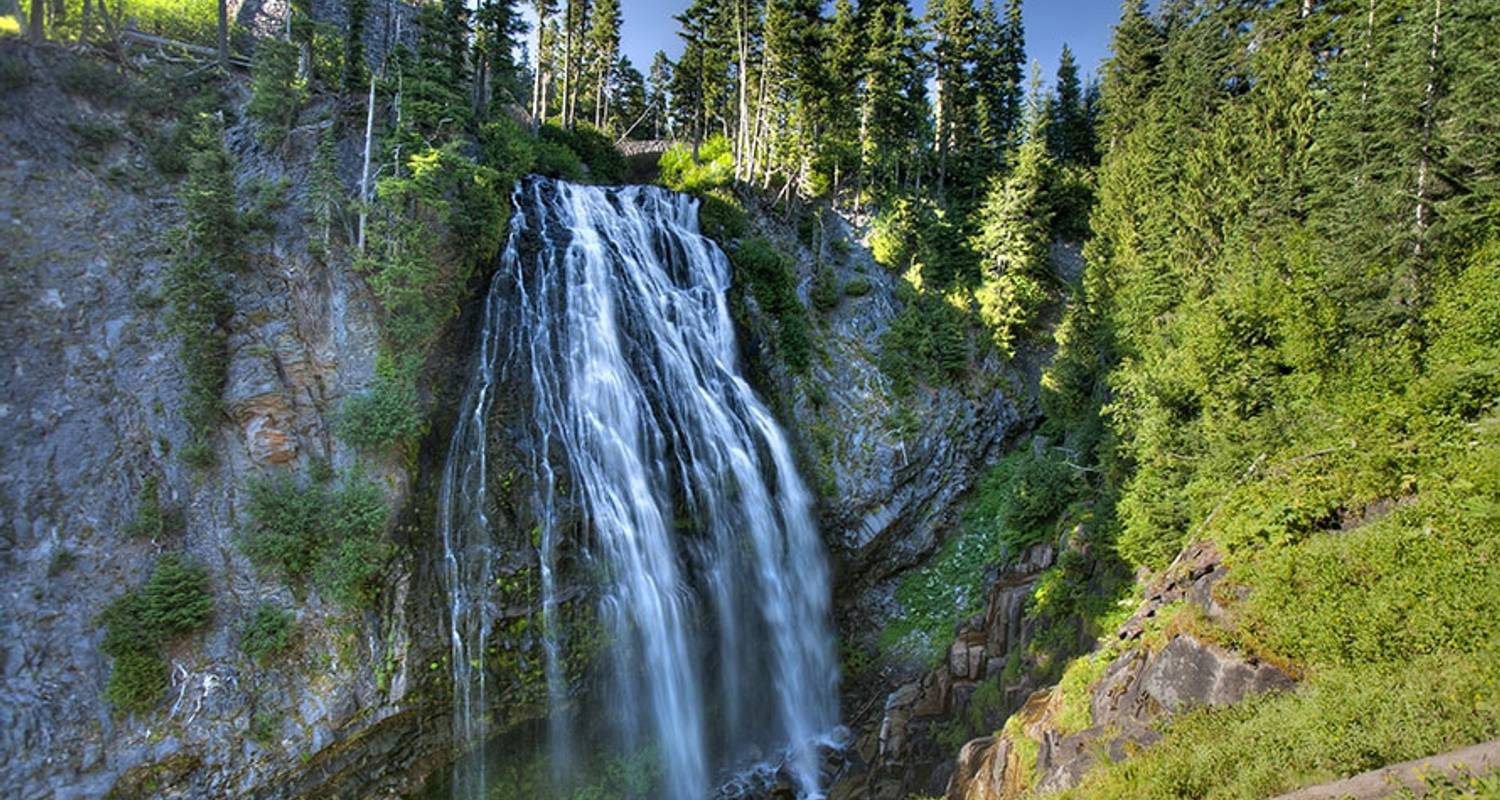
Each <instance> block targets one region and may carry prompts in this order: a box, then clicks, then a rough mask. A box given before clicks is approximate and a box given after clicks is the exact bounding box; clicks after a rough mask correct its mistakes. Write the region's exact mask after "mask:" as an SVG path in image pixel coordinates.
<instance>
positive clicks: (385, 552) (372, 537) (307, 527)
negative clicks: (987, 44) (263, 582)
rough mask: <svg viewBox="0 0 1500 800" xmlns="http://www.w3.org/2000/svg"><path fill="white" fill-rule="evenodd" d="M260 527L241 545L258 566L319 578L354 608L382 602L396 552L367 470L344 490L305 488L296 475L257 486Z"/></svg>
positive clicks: (254, 504)
mask: <svg viewBox="0 0 1500 800" xmlns="http://www.w3.org/2000/svg"><path fill="white" fill-rule="evenodd" d="M246 510H247V513H249V515H250V517H251V519H252V520H253V524H252V525H251V526H250V527H249V528H248V529H247V530H246V531H244V532H243V533H242V534H241V536H240V546H241V549H243V550H244V551H245V554H246V555H247V556H249V558H250V560H251V561H252V562H253V563H255V565H256V566H257V567H261V568H263V569H274V570H277V571H279V572H281V573H282V574H283V575H284V576H285V577H286V578H287V579H288V580H290V581H293V582H294V583H298V582H301V581H302V580H304V579H306V578H307V577H309V576H310V577H312V579H313V581H314V583H315V584H316V585H317V587H318V590H319V592H320V593H321V594H322V595H323V596H324V597H325V598H327V599H328V600H331V601H333V602H335V603H338V604H339V605H342V606H344V607H346V608H358V607H362V606H365V605H368V604H369V603H370V602H371V601H373V600H374V597H375V593H376V591H377V590H378V588H379V587H378V578H379V577H380V575H381V573H382V572H383V570H384V569H385V564H386V562H387V561H389V559H390V556H391V546H390V544H389V543H388V542H386V541H385V540H384V533H385V523H386V518H387V510H386V505H385V496H384V493H383V492H382V491H381V489H380V486H379V485H378V484H376V483H375V482H374V481H371V480H369V479H368V478H365V477H363V476H362V475H358V474H356V475H353V476H347V477H345V479H344V480H343V482H342V483H341V484H340V485H339V486H338V487H336V488H333V489H328V488H326V487H324V486H322V485H320V484H317V483H314V484H311V485H308V486H298V485H297V483H296V482H295V481H294V480H292V478H291V477H289V476H285V475H283V476H280V477H277V478H268V479H260V480H257V481H253V482H252V483H251V484H250V502H249V504H248V506H247V509H246Z"/></svg>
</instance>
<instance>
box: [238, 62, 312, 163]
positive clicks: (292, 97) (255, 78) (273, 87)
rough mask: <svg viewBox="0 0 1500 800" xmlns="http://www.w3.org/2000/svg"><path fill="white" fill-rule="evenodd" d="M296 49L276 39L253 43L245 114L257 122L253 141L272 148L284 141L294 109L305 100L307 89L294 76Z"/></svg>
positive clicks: (294, 112) (295, 75)
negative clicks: (258, 123)
mask: <svg viewBox="0 0 1500 800" xmlns="http://www.w3.org/2000/svg"><path fill="white" fill-rule="evenodd" d="M299 49H300V48H299V47H298V45H297V43H296V42H292V41H283V40H281V39H277V38H275V37H266V38H261V39H257V40H256V42H255V67H254V69H253V70H252V71H251V73H250V103H249V105H247V106H246V107H245V111H246V112H247V113H248V114H249V115H250V116H252V117H254V118H255V119H257V120H259V121H260V123H261V125H260V129H259V130H257V131H256V132H255V140H256V141H257V142H259V143H260V146H261V147H265V148H273V147H275V146H277V145H279V144H281V142H282V140H283V139H285V138H286V134H287V129H288V128H290V127H291V125H292V123H293V122H294V121H295V119H296V115H297V109H299V108H301V107H302V104H303V103H305V102H306V101H307V87H306V85H305V84H304V82H303V81H302V79H301V78H299V77H298V76H297V70H298V63H297V62H298V59H299V58H300V53H299Z"/></svg>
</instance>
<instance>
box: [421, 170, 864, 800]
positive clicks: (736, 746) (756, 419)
mask: <svg viewBox="0 0 1500 800" xmlns="http://www.w3.org/2000/svg"><path fill="white" fill-rule="evenodd" d="M514 200H515V207H516V213H515V215H514V217H513V218H512V222H511V230H510V238H509V242H508V244H507V246H506V249H505V252H504V255H503V260H502V263H501V265H500V267H499V269H498V271H497V272H496V274H495V276H494V278H493V282H492V284H491V286H490V289H489V293H488V296H487V298H486V302H485V311H484V319H483V329H482V331H481V334H480V340H479V346H478V348H477V350H478V352H477V355H476V357H475V360H474V363H473V367H472V369H473V374H472V376H471V378H470V381H469V385H468V389H467V392H466V394H465V397H464V399H463V402H462V405H461V407H460V414H459V418H458V421H457V423H456V426H455V429H454V432H453V438H452V443H451V446H450V449H449V453H448V458H447V463H446V465H445V468H444V474H443V482H442V487H441V493H440V496H439V499H438V519H439V528H440V533H441V536H442V539H443V548H444V576H445V583H446V588H447V591H448V599H449V606H450V612H451V613H450V616H451V629H450V635H451V640H452V653H451V667H452V673H453V685H454V736H455V740H456V744H457V745H458V746H459V747H460V748H463V747H473V746H477V745H480V744H481V743H482V742H483V741H484V740H485V738H486V735H487V728H486V715H487V711H488V710H489V709H490V707H491V705H492V704H494V703H495V702H496V698H495V697H493V696H491V694H490V690H491V687H490V686H489V685H488V684H489V683H490V682H491V681H492V680H493V676H487V675H486V670H485V669H484V668H483V664H484V662H485V652H486V650H485V648H486V646H487V642H488V640H489V638H490V637H491V636H492V635H493V633H494V626H495V621H496V619H497V614H498V613H499V609H498V607H497V600H496V596H495V592H496V588H495V587H496V585H497V582H498V578H499V575H498V574H497V569H498V564H499V563H500V562H501V559H502V556H503V555H504V554H503V553H502V552H500V551H499V550H498V545H497V539H496V536H495V533H496V532H495V531H494V530H492V528H491V522H490V520H489V519H488V517H487V510H486V509H487V508H488V506H487V502H488V501H487V498H486V487H487V486H488V485H489V483H490V482H491V481H492V480H493V476H491V475H489V469H490V466H489V465H488V464H487V461H486V458H487V453H486V450H487V446H488V444H489V437H490V435H491V432H490V431H488V430H487V424H488V421H489V418H490V415H491V413H492V408H493V406H494V404H495V403H496V400H497V396H499V397H500V398H501V399H500V402H501V403H505V402H522V403H525V404H527V405H528V408H526V409H524V416H525V417H526V418H527V424H528V426H529V428H530V431H529V437H530V439H529V453H530V457H531V459H532V462H531V464H530V473H531V474H530V479H531V482H532V485H533V486H534V490H533V492H532V494H531V497H530V508H529V509H528V513H529V515H530V517H531V520H529V521H534V522H535V523H536V525H537V526H538V529H539V533H540V536H539V544H538V548H537V549H538V551H539V552H538V553H537V562H538V567H539V571H540V583H541V592H542V608H543V613H542V620H541V622H542V628H543V637H544V640H545V652H546V660H547V664H546V670H545V672H546V678H547V684H548V691H549V694H550V700H551V708H552V712H551V715H550V726H549V730H550V735H549V740H550V746H549V754H550V758H551V762H552V764H553V768H554V771H555V772H557V773H558V774H566V773H567V772H569V770H570V765H571V764H572V762H573V759H574V758H575V756H576V753H575V750H576V749H577V748H578V743H579V741H580V740H581V737H582V731H581V730H580V729H582V728H589V729H602V730H605V731H607V732H608V733H607V735H608V736H609V737H611V738H613V739H614V743H615V746H616V747H618V748H619V749H620V751H621V752H625V753H632V752H641V751H649V752H651V753H653V754H654V757H655V759H656V760H657V761H658V762H659V766H660V770H661V786H660V792H661V795H662V796H664V797H667V798H671V800H701V798H705V797H707V796H709V795H710V794H711V792H712V790H713V786H714V784H715V782H716V780H717V779H718V776H719V775H720V774H721V772H722V771H723V770H726V769H731V768H734V767H736V766H743V765H745V764H747V763H749V762H751V761H756V760H766V759H770V758H773V757H775V756H776V754H785V758H786V765H787V767H789V768H790V771H791V773H792V774H793V775H794V776H795V781H796V783H797V786H798V792H799V794H800V795H802V796H804V797H818V796H821V792H822V789H823V787H820V786H819V783H818V781H819V778H818V774H819V757H818V751H817V743H818V741H819V739H820V737H823V736H826V735H827V734H828V733H829V732H830V730H831V729H832V728H833V726H834V725H836V723H837V716H838V710H837V696H836V695H837V692H836V684H837V667H836V663H835V660H834V657H833V635H832V631H831V627H830V622H829V616H830V612H829V602H830V597H829V591H830V590H829V577H828V570H827V566H826V562H825V556H824V553H823V550H822V544H821V542H820V540H819V538H818V533H817V529H816V527H815V525H814V523H813V520H812V515H811V511H810V507H811V496H810V495H809V493H808V490H807V488H806V487H805V486H804V484H803V483H802V481H801V479H800V478H799V477H798V475H797V472H796V468H795V466H794V463H793V457H792V453H791V449H790V446H789V444H788V442H787V439H786V436H785V435H784V434H783V432H782V431H781V430H780V429H779V427H778V426H777V424H776V422H775V421H774V419H773V418H772V416H771V414H770V412H769V411H768V409H767V408H766V406H765V405H764V404H763V403H762V402H761V401H760V400H759V399H758V398H757V397H756V396H755V394H754V393H753V392H752V391H751V388H750V386H749V385H748V384H747V383H746V381H745V380H744V378H743V377H742V376H741V375H740V372H739V369H738V365H737V361H738V349H737V345H736V342H735V336H734V329H733V325H732V323H731V320H730V315H729V309H728V304H727V300H726V291H727V290H728V288H729V280H730V269H729V262H728V259H727V258H726V257H725V255H724V253H723V252H721V251H720V250H719V248H718V247H717V246H716V245H715V244H714V243H713V242H711V241H710V240H708V239H707V238H705V237H704V236H702V235H701V234H700V233H699V232H698V221H697V201H696V200H693V199H691V198H689V197H686V196H684V195H679V194H674V193H671V192H667V191H664V190H661V189H656V188H652V187H620V188H603V187H593V186H580V185H573V184H568V183H564V182H559V181H551V180H546V179H541V178H528V179H526V180H524V181H522V182H521V183H520V184H518V186H517V189H516V192H515V196H514ZM514 387H519V388H518V389H516V390H515V391H512V390H511V389H512V388H514ZM517 398H523V399H519V400H517ZM567 558H572V559H575V560H576V562H577V563H578V564H579V565H582V566H583V569H582V570H581V571H582V572H585V573H587V574H588V575H590V576H592V578H591V580H592V583H593V585H592V586H591V592H592V594H591V597H593V598H594V600H595V601H596V602H597V610H598V618H599V622H600V624H601V625H602V626H603V630H602V637H603V641H604V647H605V652H606V653H607V658H606V659H605V660H604V662H603V663H605V664H607V665H608V676H607V678H605V679H604V680H603V681H602V683H603V684H604V685H603V686H601V687H599V688H598V689H597V691H596V692H595V693H596V694H597V695H598V697H596V698H595V699H594V700H593V701H591V703H590V708H592V709H593V710H592V711H591V710H590V708H579V707H577V706H578V704H577V703H576V698H575V697H573V696H572V694H573V693H574V691H575V687H572V686H570V685H569V684H568V680H567V678H566V677H565V671H564V668H563V664H564V660H565V658H566V656H567V652H568V647H569V645H570V642H569V641H568V640H567V638H566V632H565V631H564V630H563V628H562V626H560V624H559V603H560V597H559V593H560V586H559V583H560V580H561V577H560V576H561V574H562V573H561V571H562V569H563V565H562V563H561V562H562V561H563V560H564V559H567ZM454 778H455V780H454V792H455V797H462V798H473V797H481V796H483V793H484V791H485V789H486V787H487V786H488V780H489V779H490V778H489V776H488V775H487V774H486V766H485V759H484V758H483V757H480V758H470V759H464V760H460V761H459V765H458V767H456V774H455V776H454Z"/></svg>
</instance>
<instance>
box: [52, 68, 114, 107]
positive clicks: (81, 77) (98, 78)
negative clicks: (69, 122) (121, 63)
mask: <svg viewBox="0 0 1500 800" xmlns="http://www.w3.org/2000/svg"><path fill="white" fill-rule="evenodd" d="M57 82H58V84H59V85H60V86H62V88H63V91H65V92H68V93H69V94H75V95H78V96H80V97H85V98H87V99H89V100H94V101H96V102H101V101H105V100H109V99H112V98H115V97H118V96H120V92H121V90H122V89H123V88H124V82H123V81H122V80H121V79H120V76H119V74H118V73H116V72H115V71H114V70H113V69H111V68H109V67H106V66H105V65H103V64H100V63H99V62H97V61H93V60H91V59H88V58H70V59H68V60H67V61H66V62H64V63H63V65H62V66H61V67H59V68H58V70H57Z"/></svg>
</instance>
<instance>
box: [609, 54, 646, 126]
mask: <svg viewBox="0 0 1500 800" xmlns="http://www.w3.org/2000/svg"><path fill="white" fill-rule="evenodd" d="M611 74H612V75H614V80H613V82H612V83H611V84H610V87H609V96H610V100H609V108H610V109H611V113H612V114H613V115H614V118H615V120H616V122H617V125H616V127H617V128H618V131H619V135H620V136H629V137H630V138H632V139H642V138H647V136H645V135H643V134H646V135H649V134H650V133H651V131H650V128H649V127H648V126H647V125H646V118H647V117H648V116H649V115H650V113H651V110H650V107H649V106H648V105H647V103H646V78H645V76H643V75H641V71H640V70H638V69H636V68H635V65H634V64H631V63H630V59H629V58H626V57H625V56H621V57H620V60H619V61H618V62H617V63H616V64H615V68H614V70H613V72H612V73H611Z"/></svg>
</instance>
